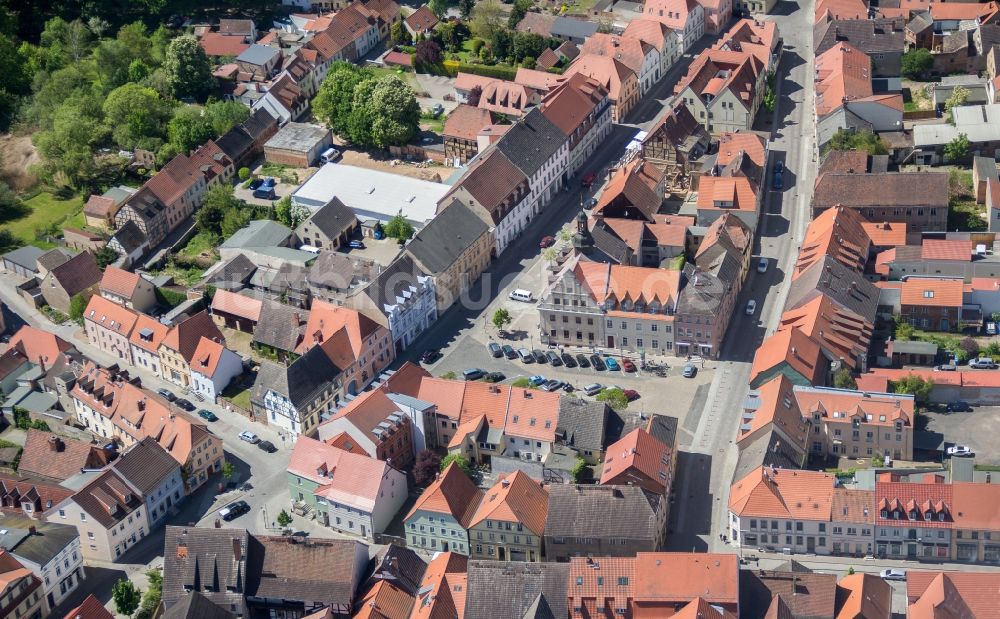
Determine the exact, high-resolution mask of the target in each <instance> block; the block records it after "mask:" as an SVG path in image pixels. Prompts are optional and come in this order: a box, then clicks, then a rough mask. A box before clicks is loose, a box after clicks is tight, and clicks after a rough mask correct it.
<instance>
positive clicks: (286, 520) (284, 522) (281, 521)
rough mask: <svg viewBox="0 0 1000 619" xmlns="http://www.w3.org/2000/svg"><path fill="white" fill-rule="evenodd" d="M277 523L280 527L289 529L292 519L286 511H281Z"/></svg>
mask: <svg viewBox="0 0 1000 619" xmlns="http://www.w3.org/2000/svg"><path fill="white" fill-rule="evenodd" d="M277 521H278V526H279V527H287V526H288V525H290V524H292V517H291V515H290V514H289V513H288V512H286V511H285V510H281V512H279V513H278V518H277Z"/></svg>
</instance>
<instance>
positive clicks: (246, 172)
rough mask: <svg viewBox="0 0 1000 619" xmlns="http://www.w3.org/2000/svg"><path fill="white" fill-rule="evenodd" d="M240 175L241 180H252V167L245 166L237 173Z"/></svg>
mask: <svg viewBox="0 0 1000 619" xmlns="http://www.w3.org/2000/svg"><path fill="white" fill-rule="evenodd" d="M236 174H237V176H239V177H240V180H241V181H246V180H250V168H247V167H243V168H240V171H239V172H237V173H236Z"/></svg>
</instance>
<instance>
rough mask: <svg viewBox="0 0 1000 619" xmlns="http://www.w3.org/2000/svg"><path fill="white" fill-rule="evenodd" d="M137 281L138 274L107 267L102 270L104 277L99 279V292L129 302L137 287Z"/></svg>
mask: <svg viewBox="0 0 1000 619" xmlns="http://www.w3.org/2000/svg"><path fill="white" fill-rule="evenodd" d="M139 279H140V278H139V274H138V273H131V272H129V271H126V270H124V269H119V268H118V267H116V266H110V265H109V266H108V267H106V268H105V269H104V277H102V278H101V292H108V293H110V294H113V295H115V296H116V297H123V298H124V299H126V300H131V299H132V295H133V294H135V289H136V287H137V286H138V285H139Z"/></svg>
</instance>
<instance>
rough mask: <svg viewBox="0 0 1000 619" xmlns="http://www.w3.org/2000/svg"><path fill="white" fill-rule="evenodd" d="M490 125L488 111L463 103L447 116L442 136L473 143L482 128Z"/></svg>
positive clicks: (490, 120) (491, 116)
mask: <svg viewBox="0 0 1000 619" xmlns="http://www.w3.org/2000/svg"><path fill="white" fill-rule="evenodd" d="M492 124H493V114H492V113H491V112H490V111H489V110H486V109H483V108H479V107H473V106H471V105H465V104H464V103H463V104H462V105H459V106H458V107H457V108H455V109H454V110H452V112H451V114H449V115H448V120H447V121H445V123H444V131H443V132H442V135H443V136H445V137H454V138H458V139H461V140H469V141H472V142H474V141H475V140H476V136H478V135H479V133H480V132H481V131H482V130H483V127H488V126H490V125H492Z"/></svg>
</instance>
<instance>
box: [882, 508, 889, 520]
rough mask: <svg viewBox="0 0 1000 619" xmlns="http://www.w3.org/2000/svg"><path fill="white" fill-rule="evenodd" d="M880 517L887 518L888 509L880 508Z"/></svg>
mask: <svg viewBox="0 0 1000 619" xmlns="http://www.w3.org/2000/svg"><path fill="white" fill-rule="evenodd" d="M882 517H883V518H885V519H888V518H889V510H887V509H883V510H882Z"/></svg>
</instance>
